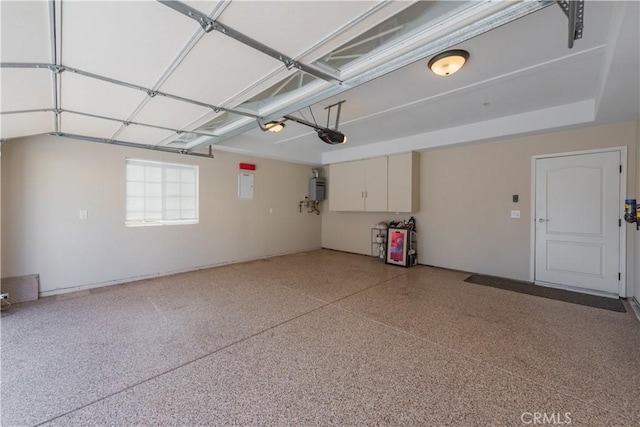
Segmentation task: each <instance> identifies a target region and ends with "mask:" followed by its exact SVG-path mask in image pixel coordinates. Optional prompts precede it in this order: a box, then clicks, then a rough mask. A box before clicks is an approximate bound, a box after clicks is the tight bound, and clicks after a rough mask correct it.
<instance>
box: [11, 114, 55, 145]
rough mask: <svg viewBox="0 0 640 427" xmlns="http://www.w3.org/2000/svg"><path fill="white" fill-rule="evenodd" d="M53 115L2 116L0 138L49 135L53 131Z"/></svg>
mask: <svg viewBox="0 0 640 427" xmlns="http://www.w3.org/2000/svg"><path fill="white" fill-rule="evenodd" d="M53 120H54V114H53V113H25V114H3V115H2V116H0V137H1V138H3V139H9V138H19V137H21V136H29V135H39V134H42V133H50V132H53V131H55V129H54V121H53Z"/></svg>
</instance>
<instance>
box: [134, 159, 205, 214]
mask: <svg viewBox="0 0 640 427" xmlns="http://www.w3.org/2000/svg"><path fill="white" fill-rule="evenodd" d="M126 164H127V216H126V220H125V224H126V225H127V226H141V225H166V224H197V223H198V166H192V165H181V164H176V163H163V162H152V161H147V160H137V159H127V160H126Z"/></svg>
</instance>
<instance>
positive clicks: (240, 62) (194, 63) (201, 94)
mask: <svg viewBox="0 0 640 427" xmlns="http://www.w3.org/2000/svg"><path fill="white" fill-rule="evenodd" d="M279 68H284V65H283V64H282V63H281V62H280V61H277V60H275V59H273V58H271V57H269V56H267V55H265V54H263V53H261V52H259V51H257V50H254V49H252V48H250V47H248V46H245V45H243V44H242V43H240V42H237V41H235V40H233V39H231V38H229V37H226V36H224V35H222V34H218V33H216V32H211V33H208V34H206V35H205V36H204V37H203V38H202V39H201V40H200V41H199V42H198V44H197V45H196V46H195V48H194V49H193V50H192V51H191V53H190V54H189V56H187V58H186V59H185V60H184V61H183V62H182V64H180V66H179V67H178V68H177V69H176V71H175V72H174V73H173V74H172V75H171V77H169V79H167V81H166V82H165V83H164V84H163V85H162V87H161V88H160V90H161V91H162V92H166V93H170V94H173V95H179V96H182V97H184V98H188V99H195V100H197V101H200V102H205V103H208V104H212V105H221V104H223V103H224V102H225V101H226V100H228V99H229V98H230V97H232V96H233V95H235V94H237V93H238V92H242V91H243V90H245V89H246V88H247V87H248V86H250V85H251V84H252V83H255V82H257V81H258V80H260V79H261V78H262V77H263V76H264V75H266V74H269V73H271V72H274V71H276V70H277V69H279Z"/></svg>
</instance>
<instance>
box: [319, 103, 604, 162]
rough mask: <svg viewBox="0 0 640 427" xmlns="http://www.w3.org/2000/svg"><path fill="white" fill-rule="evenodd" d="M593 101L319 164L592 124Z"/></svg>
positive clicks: (325, 158) (386, 144)
mask: <svg viewBox="0 0 640 427" xmlns="http://www.w3.org/2000/svg"><path fill="white" fill-rule="evenodd" d="M594 104H595V99H587V100H584V101H579V102H574V103H571V104H565V105H560V106H556V107H550V108H544V109H541V110H535V111H529V112H527V113H520V114H514V115H511V116H506V117H500V118H497V119H491V120H486V121H483V122H478V123H472V124H468V125H464V126H457V127H455V128H448V129H442V130H437V131H433V132H427V133H422V134H419V135H413V136H408V137H405V138H399V139H394V140H391V141H383V142H378V143H375V144H369V145H366V146H360V147H353V148H347V149H344V150H340V151H333V152H325V153H323V154H322V164H325V165H326V164H331V163H338V162H346V161H350V160H358V159H363V158H368V157H376V156H384V155H389V154H396V153H403V152H407V151H414V150H415V151H417V150H425V149H429V148H439V147H445V146H449V145H455V144H463V143H475V142H482V141H489V140H493V139H498V138H505V137H515V136H524V135H526V134H532V133H536V132H541V131H548V130H550V129H558V128H563V127H568V126H575V125H581V124H585V123H590V122H593V120H594V118H595V117H594V114H593V112H594Z"/></svg>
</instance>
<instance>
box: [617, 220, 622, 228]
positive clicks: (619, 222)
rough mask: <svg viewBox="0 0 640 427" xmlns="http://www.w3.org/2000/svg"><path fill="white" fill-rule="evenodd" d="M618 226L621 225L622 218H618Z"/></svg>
mask: <svg viewBox="0 0 640 427" xmlns="http://www.w3.org/2000/svg"><path fill="white" fill-rule="evenodd" d="M618 227H622V220H621V219H620V218H618Z"/></svg>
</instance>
